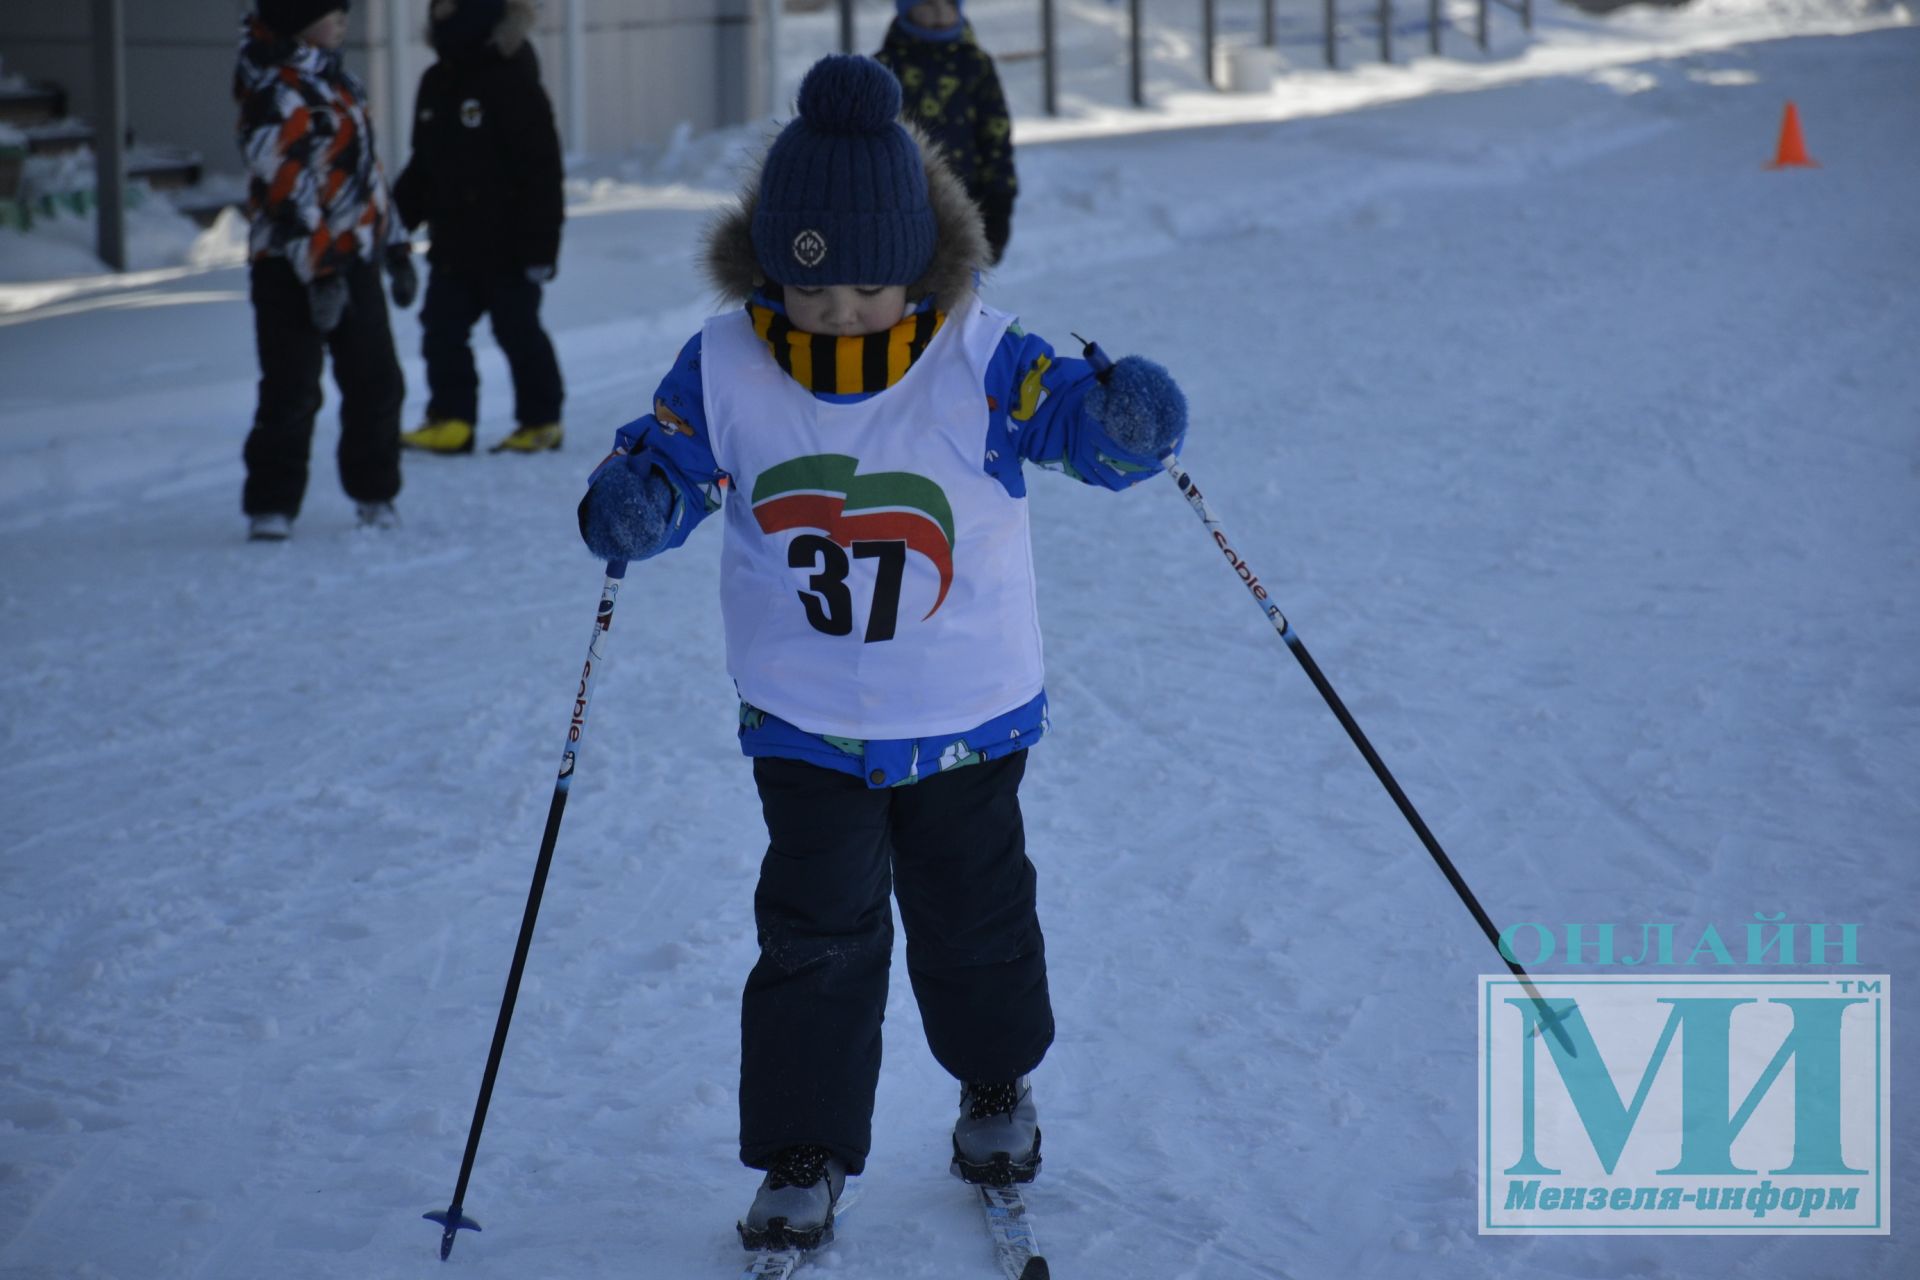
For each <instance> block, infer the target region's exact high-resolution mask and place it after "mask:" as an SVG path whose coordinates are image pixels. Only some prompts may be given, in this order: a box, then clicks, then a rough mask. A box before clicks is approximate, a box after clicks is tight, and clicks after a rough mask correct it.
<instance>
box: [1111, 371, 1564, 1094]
mask: <svg viewBox="0 0 1920 1280" xmlns="http://www.w3.org/2000/svg"><path fill="white" fill-rule="evenodd" d="M1074 336H1075V337H1079V335H1078V334H1075V335H1074ZM1081 341H1082V342H1086V340H1085V339H1084V338H1082V339H1081ZM1083 355H1084V358H1085V359H1086V361H1087V362H1088V363H1089V364H1091V365H1092V366H1093V371H1094V374H1095V376H1097V377H1099V378H1100V379H1101V381H1103V382H1104V381H1105V380H1106V375H1107V373H1108V372H1109V371H1110V370H1111V369H1112V368H1113V361H1112V360H1110V359H1108V358H1107V354H1106V352H1104V351H1102V350H1100V347H1099V345H1098V344H1096V343H1092V342H1087V343H1086V349H1085V351H1084V353H1083ZM1160 465H1161V466H1163V467H1165V468H1166V471H1167V474H1168V475H1170V476H1172V477H1173V482H1174V483H1175V484H1176V485H1178V486H1179V487H1180V492H1181V493H1182V494H1183V495H1184V496H1185V497H1186V499H1187V505H1188V506H1189V507H1192V508H1193V513H1194V514H1195V515H1197V516H1199V517H1200V523H1201V524H1203V525H1205V526H1206V528H1207V532H1208V533H1210V534H1211V535H1213V541H1214V545H1215V546H1217V547H1219V548H1220V550H1221V552H1222V553H1223V554H1224V555H1225V556H1226V558H1227V565H1228V567H1230V568H1231V569H1232V570H1233V572H1234V575H1235V576H1236V577H1238V578H1239V579H1240V581H1241V583H1242V584H1243V585H1245V587H1246V588H1247V591H1248V593H1249V594H1251V595H1252V596H1253V602H1254V605H1255V607H1256V608H1258V609H1259V610H1260V613H1261V615H1262V616H1263V617H1265V618H1266V619H1267V621H1268V622H1269V623H1271V624H1272V625H1273V629H1274V630H1275V631H1277V632H1279V634H1280V639H1281V640H1283V641H1285V642H1286V646H1287V649H1288V650H1289V651H1290V652H1291V653H1292V654H1293V656H1294V657H1295V658H1297V659H1299V662H1300V667H1301V670H1303V671H1305V672H1306V673H1307V679H1309V680H1311V681H1313V687H1314V688H1316V689H1318V690H1319V691H1320V696H1321V697H1322V698H1324V699H1326V703H1327V706H1328V707H1329V708H1331V709H1332V711H1333V714H1334V716H1335V718H1336V719H1338V720H1339V721H1340V727H1341V728H1343V729H1345V730H1346V731H1347V736H1348V737H1349V738H1352V739H1353V745H1354V746H1356V747H1358V748H1360V754H1361V755H1362V756H1365V757H1366V761H1367V763H1368V764H1369V765H1371V766H1372V767H1373V774H1374V776H1375V777H1376V778H1378V779H1380V785H1381V786H1383V787H1385V788H1386V789H1387V794H1388V795H1390V796H1392V797H1393V802H1394V804H1396V805H1398V806H1399V808H1400V815H1401V816H1402V817H1404V818H1405V819H1406V820H1407V823H1408V825H1410V826H1411V827H1412V828H1413V833H1414V834H1415V835H1417V836H1419V837H1420V843H1421V844H1423V845H1425V846H1426V848H1427V852H1428V853H1429V854H1430V855H1432V857H1433V861H1434V863H1435V865H1437V866H1438V867H1439V868H1440V873H1441V874H1442V875H1444V876H1446V878H1447V883H1448V884H1450V885H1452V886H1453V891H1454V892H1455V893H1456V894H1458V895H1460V901H1461V902H1463V903H1465V904H1466V907H1467V910H1468V911H1470V912H1471V913H1472V914H1473V918H1474V919H1475V920H1476V921H1478V922H1479V925H1480V930H1481V932H1483V933H1485V934H1486V935H1487V941H1488V942H1491V943H1492V944H1493V949H1494V950H1495V951H1496V952H1498V953H1499V955H1500V959H1501V960H1503V961H1504V962H1505V963H1506V966H1507V968H1509V969H1511V970H1512V971H1513V975H1514V976H1515V977H1516V978H1518V979H1520V985H1521V986H1522V987H1523V988H1525V990H1526V993H1527V995H1528V996H1530V997H1531V998H1532V999H1533V1003H1534V1006H1535V1008H1536V1009H1537V1010H1538V1012H1539V1014H1540V1019H1541V1026H1542V1027H1544V1028H1547V1029H1549V1030H1551V1031H1552V1032H1553V1034H1554V1038H1555V1039H1556V1040H1558V1041H1559V1042H1560V1047H1561V1048H1562V1049H1565V1050H1566V1052H1567V1056H1568V1057H1570V1058H1571V1057H1577V1056H1578V1054H1577V1053H1576V1052H1575V1050H1574V1047H1573V1040H1572V1038H1571V1037H1569V1036H1568V1035H1567V1029H1566V1028H1565V1027H1564V1026H1562V1025H1561V1020H1562V1019H1563V1018H1564V1017H1565V1015H1564V1014H1557V1013H1555V1012H1554V1011H1553V1008H1552V1006H1550V1005H1548V1004H1547V1002H1546V999H1545V997H1543V996H1542V995H1541V994H1540V990H1539V988H1538V987H1536V986H1534V985H1533V979H1532V978H1530V977H1528V976H1527V971H1526V970H1525V969H1523V968H1521V967H1520V963H1519V962H1518V961H1517V960H1515V959H1514V958H1513V957H1512V956H1510V955H1508V954H1507V952H1506V951H1505V950H1503V949H1502V948H1501V946H1500V930H1499V929H1497V928H1496V927H1494V923H1493V921H1492V920H1491V919H1490V918H1488V916H1487V913H1486V910H1485V909H1484V908H1483V907H1481V905H1480V900H1479V899H1478V898H1475V897H1474V896H1473V890H1472V889H1469V888H1468V887H1467V882H1466V879H1465V878H1464V877H1463V876H1461V874H1460V872H1459V869H1458V868H1456V867H1455V866H1454V865H1453V859H1451V858H1449V857H1448V856H1447V851H1446V850H1445V849H1442V848H1441V847H1440V842H1439V841H1438V840H1437V839H1435V838H1434V835H1433V832H1432V831H1430V830H1429V829H1428V828H1427V824H1426V821H1425V820H1424V819H1422V818H1421V816H1420V811H1419V810H1417V809H1415V808H1414V807H1413V801H1411V800H1409V799H1407V793H1406V792H1405V791H1403V790H1401V789H1400V784H1399V783H1398V782H1397V781H1395V780H1394V776H1393V774H1392V772H1391V771H1390V770H1389V769H1388V768H1387V764H1386V761H1384V760H1382V759H1381V758H1380V753H1379V752H1377V751H1375V750H1374V749H1373V744H1372V743H1371V742H1369V741H1367V735H1366V734H1365V733H1363V732H1361V729H1360V724H1359V722H1358V721H1356V720H1355V719H1354V718H1353V714H1352V713H1351V712H1349V711H1348V710H1347V707H1346V704H1345V703H1344V702H1342V701H1341V700H1340V695H1339V694H1338V693H1336V692H1334V688H1333V685H1332V683H1331V682H1330V681H1328V679H1327V677H1326V676H1325V675H1324V674H1323V673H1322V672H1321V670H1320V664H1319V663H1317V662H1315V661H1314V660H1313V655H1312V654H1310V653H1308V652H1307V646H1306V645H1305V644H1303V643H1302V642H1301V640H1300V637H1299V636H1298V635H1296V634H1295V633H1294V630H1293V628H1292V627H1291V626H1290V625H1289V624H1288V623H1287V616H1286V614H1284V613H1282V612H1281V611H1280V606H1279V605H1278V604H1276V603H1274V601H1273V598H1272V596H1270V595H1269V594H1268V593H1267V589H1266V587H1264V586H1262V585H1261V582H1260V578H1259V576H1258V575H1256V574H1255V573H1254V572H1253V570H1252V569H1250V568H1248V567H1247V562H1246V559H1245V558H1244V557H1242V556H1241V555H1240V553H1239V552H1237V551H1235V550H1234V549H1233V542H1232V540H1231V539H1229V538H1228V537H1227V534H1226V530H1225V529H1224V528H1223V527H1222V526H1221V524H1220V519H1219V517H1218V516H1216V515H1214V514H1213V509H1212V508H1211V507H1209V506H1208V505H1207V500H1206V498H1205V497H1203V496H1202V495H1201V493H1200V486H1199V485H1197V484H1195V483H1194V482H1193V477H1192V476H1191V475H1189V474H1187V472H1186V470H1185V469H1183V468H1182V467H1181V465H1180V459H1179V457H1178V456H1177V455H1175V454H1171V453H1169V454H1168V455H1167V456H1166V457H1165V458H1162V459H1161V460H1160Z"/></svg>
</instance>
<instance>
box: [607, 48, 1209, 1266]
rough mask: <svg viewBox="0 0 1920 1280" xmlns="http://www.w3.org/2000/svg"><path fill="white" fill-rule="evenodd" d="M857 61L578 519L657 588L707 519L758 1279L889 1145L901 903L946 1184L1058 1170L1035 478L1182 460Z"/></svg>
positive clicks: (1147, 381)
mask: <svg viewBox="0 0 1920 1280" xmlns="http://www.w3.org/2000/svg"><path fill="white" fill-rule="evenodd" d="M899 109H900V90H899V86H898V83H897V82H896V81H895V80H894V78H893V76H892V74H891V73H890V72H888V71H887V70H886V68H885V67H883V66H881V65H880V64H879V63H878V62H875V61H873V60H872V59H869V58H862V57H851V56H836V57H830V58H826V59H823V60H822V61H821V62H819V63H818V64H816V65H815V66H814V67H813V69H812V70H811V71H809V72H808V74H807V77H806V79H805V81H804V82H803V83H802V85H801V87H800V96H799V118H798V119H796V120H794V121H793V122H792V123H790V124H788V125H787V127H786V128H785V130H784V131H783V132H782V133H781V134H780V136H779V137H778V139H777V140H776V141H775V142H774V143H773V146H772V148H771V150H770V151H769V152H768V154H767V156H766V158H765V160H764V162H763V163H762V165H761V167H760V170H759V172H758V174H757V175H756V176H755V177H754V178H753V179H752V180H751V182H750V184H749V186H748V189H747V190H746V192H745V193H744V195H743V197H742V199H741V201H740V203H739V205H738V206H737V207H734V208H731V209H730V210H729V211H727V212H726V213H725V214H723V215H722V216H721V217H720V218H719V219H718V220H717V221H716V222H715V224H714V225H713V226H712V227H711V229H710V230H709V233H708V241H707V254H706V261H707V267H708V271H709V274H710V275H711V276H712V278H713V280H714V282H715V283H716V285H717V286H718V287H719V289H720V290H721V291H722V292H723V293H724V294H725V295H727V296H729V297H731V298H733V299H736V300H737V302H738V304H739V305H738V306H737V307H736V308H734V309H732V310H730V311H728V312H726V313H724V314H722V315H719V316H716V317H714V318H713V319H711V320H709V321H708V322H707V324H706V326H705V327H704V328H703V329H702V330H701V332H700V333H699V334H697V335H696V336H695V337H694V338H693V339H692V340H691V341H689V342H688V343H687V344H686V346H685V347H684V348H683V349H682V351H681V352H680V356H679V358H678V359H677V360H676V361H675V363H674V367H673V369H672V371H671V372H669V373H668V374H667V376H666V379H665V380H664V381H663V382H662V383H661V384H660V388H659V391H658V393H657V394H656V398H655V400H654V406H653V412H651V413H649V414H647V415H646V416H644V417H642V418H639V419H638V420H636V421H634V422H630V423H628V424H627V425H626V426H624V427H621V428H620V429H619V431H618V432H617V433H616V434H615V437H614V449H613V452H612V454H611V455H610V456H609V457H608V458H607V459H606V460H605V461H603V462H602V463H601V464H600V466H599V467H598V468H596V469H595V471H594V473H593V475H592V477H591V479H590V481H589V487H588V490H587V494H586V496H585V497H584V498H583V499H582V501H581V504H580V527H581V533H582V535H583V537H584V539H585V541H586V544H587V546H588V548H589V549H590V550H591V551H592V552H593V553H594V554H595V555H596V556H600V557H602V558H604V559H609V560H614V559H618V560H640V559H644V558H646V557H648V556H652V555H655V554H657V553H659V552H661V551H666V550H669V549H671V548H673V547H677V546H679V545H680V544H681V543H683V542H684V541H685V540H686V539H687V537H688V535H689V534H690V533H692V531H693V529H694V527H695V526H696V525H698V524H699V523H700V522H701V521H702V520H704V519H705V518H706V517H707V516H709V515H713V514H715V513H719V514H720V515H721V518H722V522H723V524H724V526H725V534H724V538H725V541H724V544H723V548H722V553H721V554H722V565H721V582H722V593H721V594H722V602H721V603H722V613H723V615H724V618H725V622H726V635H727V662H728V669H729V671H730V673H731V674H732V676H733V679H734V682H735V685H736V687H737V689H738V691H739V694H740V698H741V706H740V743H741V746H742V748H743V749H744V751H745V753H746V754H747V755H748V756H750V757H752V758H753V762H754V780H755V782H756V784H757V786H758V788H759V793H760V799H761V806H762V812H763V814H764V817H765V819H766V825H767V830H768V833H769V837H770V842H769V845H768V848H767V853H766V857H765V860H764V861H763V863H762V865H761V872H760V883H759V887H758V889H757V890H756V892H755V895H754V914H755V919H756V922H757V924H758V928H759V939H760V958H759V962H758V963H757V964H756V965H755V966H754V969H753V971H752V974H751V975H750V976H749V977H748V979H747V985H746V992H745V996H744V1001H743V1006H742V1010H741V1082H740V1158H741V1160H742V1161H743V1162H744V1163H746V1164H747V1165H748V1166H750V1167H752V1168H756V1169H764V1170H766V1171H767V1173H766V1177H765V1179H764V1180H763V1181H762V1183H761V1187H760V1190H759V1193H758V1194H757V1195H756V1197H755V1199H754V1202H753V1205H752V1207H751V1208H750V1209H749V1211H748V1213H747V1216H746V1219H745V1220H744V1221H743V1222H741V1223H740V1232H741V1237H742V1239H743V1240H744V1241H745V1242H746V1243H747V1245H748V1246H749V1247H761V1246H765V1245H770V1244H771V1245H800V1246H803V1247H804V1246H809V1245H812V1244H815V1243H817V1242H819V1241H820V1240H821V1239H823V1238H825V1236H826V1235H827V1233H828V1232H829V1231H830V1229H831V1226H832V1220H833V1205H834V1202H835V1201H836V1200H837V1199H838V1197H839V1195H840V1191H841V1188H842V1186H843V1184H844V1182H845V1179H846V1178H847V1176H848V1175H850V1174H857V1173H859V1172H860V1171H861V1170H862V1168H863V1167H864V1165H865V1162H866V1158H867V1152H868V1149H869V1146H870V1131H871V1124H872V1115H873V1097H874V1089H875V1085H876V1083H877V1080H878V1076H879V1070H880V1024H881V1016H882V1014H883V1012H884V1010H885V1006H886V993H887V967H888V963H889V960H890V958H891V955H892V924H891V913H890V910H889V905H888V896H889V891H891V892H892V894H893V895H895V896H896V897H897V898H898V901H899V905H900V914H901V919H902V920H903V922H904V923H905V926H906V930H907V968H908V972H909V976H910V977H911V979H912V982H913V990H914V996H915V998H916V1000H917V1001H918V1003H919V1006H920V1011H921V1015H922V1018H923V1021H924V1023H925V1027H926V1033H927V1040H928V1044H929V1047H930V1048H931V1049H932V1051H933V1054H934V1057H935V1058H936V1059H937V1060H938V1061H939V1062H940V1064H941V1065H942V1066H943V1067H944V1068H946V1070H947V1071H948V1072H950V1073H951V1074H952V1075H953V1077H954V1078H955V1079H956V1080H957V1081H959V1082H960V1084H961V1095H960V1098H961V1103H960V1115H959V1118H958V1120H957V1122H956V1124H955V1126H954V1135H953V1152H952V1162H951V1165H950V1167H951V1169H952V1171H953V1172H954V1173H955V1174H957V1175H958V1176H960V1177H962V1178H964V1179H967V1180H969V1181H974V1182H993V1183H1000V1184H1002V1185H1004V1184H1006V1183H1009V1182H1016V1181H1026V1180H1029V1179H1031V1178H1032V1177H1033V1176H1034V1173H1035V1172H1036V1171H1037V1170H1038V1168H1039V1165H1040V1132H1039V1127H1038V1123H1037V1118H1036V1112H1035V1109H1034V1104H1033V1095H1032V1090H1031V1088H1030V1086H1029V1084H1028V1080H1027V1077H1028V1074H1029V1073H1030V1072H1031V1071H1033V1069H1034V1068H1035V1067H1037V1066H1038V1065H1039V1063H1040V1060H1041V1058H1042V1057H1043V1056H1044V1055H1045V1053H1046V1051H1047V1047H1048V1045H1049V1044H1050V1043H1051V1042H1052V1039H1053V1012H1052V1007H1051V1005H1050V1003H1049V1000H1048V996H1047V977H1046V962H1045V948H1044V943H1043V940H1042V936H1041V931H1040V923H1039V919H1038V916H1037V914H1036V910H1035V894H1034V883H1035V876H1034V869H1033V864H1032V863H1031V862H1029V861H1028V859H1027V854H1026V842H1025V835H1024V831H1023V827H1022V823H1021V816H1020V804H1019V799H1018V788H1019V784H1020V778H1021V775H1022V773H1023V771H1024V770H1025V767H1026V750H1025V749H1026V748H1027V747H1029V746H1031V745H1033V743H1034V742H1035V741H1037V740H1038V739H1039V737H1040V736H1041V734H1042V733H1043V732H1045V730H1046V727H1047V699H1046V693H1045V691H1044V689H1043V687H1042V671H1041V662H1040V625H1039V617H1038V613H1037V610H1036V607H1035V599H1034V570H1033V554H1032V549H1031V546H1030V545H1029V540H1028V524H1027V503H1026V477H1025V475H1024V473H1023V471H1022V466H1023V464H1024V463H1029V462H1031V463H1035V464H1037V465H1039V466H1042V467H1047V468H1052V469H1056V470H1060V471H1065V472H1067V473H1068V474H1070V475H1073V476H1075V477H1077V478H1078V479H1080V480H1082V481H1084V482H1086V483H1088V484H1092V485H1097V486H1101V487H1104V488H1108V489H1116V490H1117V489H1125V488H1127V487H1129V486H1131V485H1133V484H1135V483H1138V482H1139V481H1141V480H1143V479H1145V478H1147V477H1149V476H1152V475H1154V474H1156V473H1157V472H1159V471H1160V470H1161V468H1160V466H1159V465H1158V460H1159V459H1160V458H1162V457H1164V456H1165V455H1166V454H1167V453H1168V452H1169V451H1170V450H1172V449H1174V448H1175V447H1177V446H1178V444H1179V442H1180V440H1181V438H1182V436H1183V434H1184V432H1185V427H1186V402H1185V400H1184V398H1183V397H1182V396H1181V394H1180V391H1179V389H1178V388H1177V387H1176V386H1175V385H1174V383H1173V381H1172V379H1171V378H1169V377H1168V375H1167V373H1166V371H1165V370H1163V369H1161V368H1160V367H1159V366H1158V365H1155V364H1152V363H1150V362H1148V361H1145V360H1141V359H1139V358H1137V357H1128V358H1126V359H1123V360H1121V361H1119V362H1118V364H1116V365H1114V366H1112V367H1111V369H1110V370H1108V371H1107V372H1106V373H1105V374H1104V375H1103V376H1096V373H1095V370H1094V369H1093V368H1092V367H1090V366H1089V365H1088V364H1087V363H1086V362H1085V361H1083V360H1078V359H1073V358H1069V357H1063V356H1060V355H1057V354H1055V352H1054V350H1053V348H1052V347H1051V346H1049V345H1048V344H1047V343H1046V342H1045V341H1043V340H1042V339H1040V338H1038V337H1036V336H1034V335H1032V334H1029V333H1026V332H1024V331H1023V330H1022V329H1021V328H1020V326H1019V324H1018V323H1017V322H1016V321H1015V320H1014V318H1013V317H1012V316H1011V315H1008V314H1007V313H1005V312H1003V311H999V310H996V309H994V308H992V307H989V306H987V305H986V304H985V303H983V302H982V301H981V300H980V299H979V297H978V296H976V294H975V291H974V281H975V279H976V278H977V272H978V269H979V268H980V266H981V264H982V263H983V261H984V260H985V257H986V252H987V249H986V245H985V243H984V238H983V236H982V233H981V229H980V219H979V214H978V212H977V211H976V209H975V208H974V206H973V204H972V203H971V202H970V201H969V200H968V199H967V195H966V192H965V189H964V188H963V187H962V186H961V184H960V182H959V181H958V180H957V179H956V178H955V177H954V176H953V174H952V173H951V172H950V171H949V170H948V169H947V168H946V166H945V165H944V164H943V163H942V162H941V160H940V159H939V158H938V155H937V153H935V152H933V151H932V150H931V149H930V148H929V146H928V144H927V142H926V141H925V139H924V138H923V137H922V136H920V135H919V134H918V133H917V132H914V131H912V130H910V129H908V128H905V127H903V126H902V125H901V124H900V123H898V122H897V119H896V117H897V115H898V112H899Z"/></svg>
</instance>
